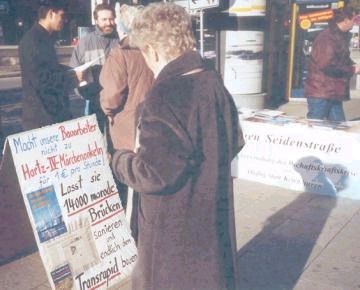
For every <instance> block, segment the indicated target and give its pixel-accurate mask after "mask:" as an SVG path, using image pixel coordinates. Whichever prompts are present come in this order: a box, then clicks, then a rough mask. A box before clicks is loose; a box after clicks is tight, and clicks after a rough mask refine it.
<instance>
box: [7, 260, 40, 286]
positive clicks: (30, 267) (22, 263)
mask: <svg viewBox="0 0 360 290" xmlns="http://www.w3.org/2000/svg"><path fill="white" fill-rule="evenodd" d="M0 281H1V289H2V290H28V289H33V288H35V287H38V286H39V285H42V284H44V283H45V282H46V281H47V277H46V273H45V270H44V268H43V266H42V264H41V261H39V262H36V259H34V258H33V257H32V255H30V256H27V257H25V258H22V259H19V260H16V261H14V262H12V263H9V264H6V265H4V266H2V267H0Z"/></svg>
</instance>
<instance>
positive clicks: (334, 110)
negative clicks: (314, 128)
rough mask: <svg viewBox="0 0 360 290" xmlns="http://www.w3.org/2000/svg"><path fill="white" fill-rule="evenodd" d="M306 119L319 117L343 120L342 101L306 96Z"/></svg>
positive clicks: (320, 118) (321, 118)
mask: <svg viewBox="0 0 360 290" xmlns="http://www.w3.org/2000/svg"><path fill="white" fill-rule="evenodd" d="M307 103H308V113H307V115H306V117H307V118H308V119H319V120H329V121H338V122H342V121H345V114H344V109H343V104H342V101H336V100H325V99H320V98H311V97H309V98H307Z"/></svg>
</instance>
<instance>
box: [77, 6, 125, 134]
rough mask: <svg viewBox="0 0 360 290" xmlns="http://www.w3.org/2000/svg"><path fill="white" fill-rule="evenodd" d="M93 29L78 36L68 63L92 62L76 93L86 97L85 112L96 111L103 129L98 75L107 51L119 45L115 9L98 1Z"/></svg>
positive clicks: (103, 120)
mask: <svg viewBox="0 0 360 290" xmlns="http://www.w3.org/2000/svg"><path fill="white" fill-rule="evenodd" d="M93 15H94V19H95V23H96V26H95V31H93V32H90V33H89V34H87V35H85V36H84V37H83V38H81V39H80V42H79V44H78V45H77V46H76V48H75V50H74V51H73V54H72V57H71V60H70V66H72V67H77V66H79V65H82V64H84V63H86V62H90V61H95V62H94V64H93V66H92V67H91V68H90V69H89V70H88V72H87V73H86V74H85V80H86V81H87V85H85V86H82V87H80V88H79V93H80V95H82V97H84V98H85V99H86V107H85V115H89V114H92V113H95V114H96V117H97V120H98V122H99V127H100V129H103V127H104V122H105V115H104V113H103V112H102V110H101V108H100V101H99V98H100V96H99V93H100V90H101V87H100V85H99V75H100V70H101V67H102V65H103V64H104V63H105V58H106V56H107V55H108V54H109V52H110V50H111V49H112V48H113V47H115V46H118V45H119V36H118V34H117V32H116V29H115V28H116V25H115V11H114V8H113V7H112V6H110V5H109V4H105V3H104V4H99V5H97V6H96V7H95V9H94V13H93Z"/></svg>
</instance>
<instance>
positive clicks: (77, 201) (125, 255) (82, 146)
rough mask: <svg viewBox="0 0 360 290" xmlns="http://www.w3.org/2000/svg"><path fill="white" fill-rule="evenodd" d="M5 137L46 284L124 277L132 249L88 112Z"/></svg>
mask: <svg viewBox="0 0 360 290" xmlns="http://www.w3.org/2000/svg"><path fill="white" fill-rule="evenodd" d="M7 142H8V143H9V145H10V148H11V153H12V156H13V160H14V165H15V168H16V172H17V176H18V180H19V185H20V188H21V191H22V195H23V198H24V202H25V206H26V209H27V212H28V215H29V218H30V221H31V224H32V227H33V231H34V233H35V238H36V242H37V245H38V248H39V252H40V255H41V258H42V261H43V263H44V266H45V270H46V273H47V275H48V278H49V281H50V284H51V287H52V289H79V290H85V289H107V288H108V287H109V286H111V285H114V284H117V283H118V282H119V281H121V280H123V279H124V278H126V277H128V276H129V275H130V273H131V271H132V269H133V266H134V264H135V261H136V258H137V249H136V246H135V243H134V240H133V239H132V237H131V235H130V229H129V226H128V224H127V222H126V221H125V214H124V209H123V208H122V206H121V202H120V199H119V195H118V192H117V188H116V185H115V183H114V180H113V177H112V173H111V169H110V167H109V165H108V160H107V157H106V148H105V145H104V141H103V137H102V134H101V132H100V130H99V128H98V124H97V121H96V117H95V115H92V116H87V117H83V118H79V119H75V120H71V121H68V122H64V123H59V124H55V125H52V126H48V127H44V128H41V129H36V130H31V131H27V132H22V133H19V134H16V135H12V136H9V137H8V138H7Z"/></svg>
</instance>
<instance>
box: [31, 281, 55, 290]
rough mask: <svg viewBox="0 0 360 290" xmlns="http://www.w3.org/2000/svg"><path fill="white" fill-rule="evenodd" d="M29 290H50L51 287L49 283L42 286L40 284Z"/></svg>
mask: <svg viewBox="0 0 360 290" xmlns="http://www.w3.org/2000/svg"><path fill="white" fill-rule="evenodd" d="M30 290H51V286H50V283H49V282H46V283H44V284H41V285H39V286H37V287H34V288H32V289H30Z"/></svg>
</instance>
